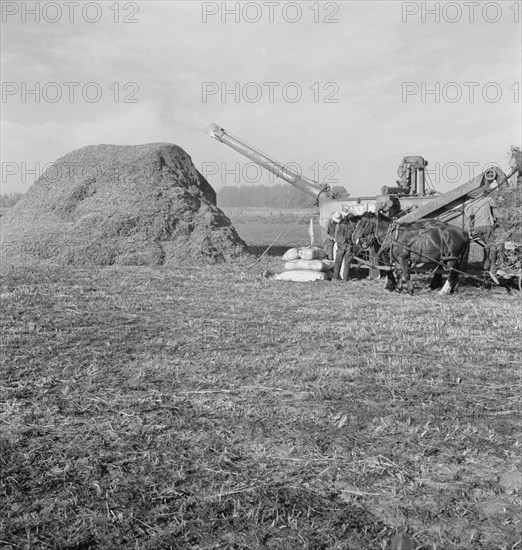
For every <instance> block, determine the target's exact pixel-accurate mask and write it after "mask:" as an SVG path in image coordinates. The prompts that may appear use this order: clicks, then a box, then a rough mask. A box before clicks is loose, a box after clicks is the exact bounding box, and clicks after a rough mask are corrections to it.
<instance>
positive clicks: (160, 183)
mask: <svg viewBox="0 0 522 550" xmlns="http://www.w3.org/2000/svg"><path fill="white" fill-rule="evenodd" d="M244 246H245V243H244V242H243V241H242V239H241V238H240V237H239V236H238V234H237V232H236V231H235V229H234V227H233V226H232V225H231V223H230V220H229V219H228V218H227V217H226V216H225V214H223V212H222V211H221V210H220V209H219V208H217V207H216V194H215V192H214V190H213V189H212V187H211V186H210V184H209V183H208V182H207V181H206V180H205V178H204V177H203V176H202V175H201V174H200V173H199V172H198V171H197V170H196V168H195V167H194V165H193V164H192V161H191V159H190V156H189V155H188V154H187V153H186V152H185V151H184V150H183V149H181V148H180V147H178V146H177V145H172V144H169V143H151V144H148V145H133V146H117V145H92V146H88V147H84V148H82V149H78V150H77V151H73V152H72V153H69V154H67V155H65V156H64V157H62V158H60V159H59V160H58V161H56V162H55V163H54V164H53V166H51V167H50V168H49V169H48V170H47V171H46V172H45V173H44V174H43V175H42V177H41V178H39V179H38V181H37V182H35V184H34V185H33V186H32V187H31V189H30V190H29V191H28V192H27V194H26V195H25V196H24V197H23V199H22V200H20V201H19V202H18V203H17V204H16V206H15V207H13V209H12V210H11V211H10V212H9V213H8V214H7V215H6V216H5V217H3V218H2V249H3V250H2V256H3V258H4V260H12V261H14V262H16V261H17V260H22V261H23V262H26V261H28V259H30V258H34V259H37V260H40V259H52V260H58V261H60V262H61V263H67V264H75V265H88V264H93V265H110V264H121V265H163V264H167V265H169V264H172V265H175V264H179V263H180V262H182V261H184V260H187V259H188V258H191V259H195V260H200V261H209V262H216V261H221V260H225V259H228V258H230V257H234V256H236V255H239V254H241V253H242V252H243V250H244Z"/></svg>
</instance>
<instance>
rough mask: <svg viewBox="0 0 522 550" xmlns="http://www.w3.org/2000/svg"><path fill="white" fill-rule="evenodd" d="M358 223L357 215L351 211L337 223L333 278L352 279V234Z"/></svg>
mask: <svg viewBox="0 0 522 550" xmlns="http://www.w3.org/2000/svg"><path fill="white" fill-rule="evenodd" d="M356 223H357V217H356V216H354V215H353V214H351V213H348V214H346V216H342V217H341V221H340V222H339V223H338V224H337V229H336V231H335V242H336V243H337V254H336V255H335V264H334V271H333V275H332V278H333V279H341V278H342V279H343V281H348V280H349V279H350V277H349V273H350V262H351V261H352V259H353V256H354V245H353V240H352V235H353V232H354V230H355V225H356ZM343 260H344V269H343V273H342V277H341V276H340V275H341V266H342V265H343Z"/></svg>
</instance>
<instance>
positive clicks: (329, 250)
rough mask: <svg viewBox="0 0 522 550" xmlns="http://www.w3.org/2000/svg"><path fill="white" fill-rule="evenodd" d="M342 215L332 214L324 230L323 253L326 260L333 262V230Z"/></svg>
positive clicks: (339, 213) (338, 213)
mask: <svg viewBox="0 0 522 550" xmlns="http://www.w3.org/2000/svg"><path fill="white" fill-rule="evenodd" d="M342 218H343V215H342V214H341V212H334V213H333V214H332V217H331V218H330V220H329V221H328V227H327V229H326V237H325V239H324V251H325V254H326V258H327V259H328V260H333V259H334V257H333V249H334V243H335V230H336V229H337V225H338V223H339V222H340V221H341V220H342Z"/></svg>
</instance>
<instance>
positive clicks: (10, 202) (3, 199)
mask: <svg viewBox="0 0 522 550" xmlns="http://www.w3.org/2000/svg"><path fill="white" fill-rule="evenodd" d="M23 196H24V194H23V193H18V191H13V192H12V193H2V194H1V195H0V207H1V208H9V207H11V206H14V205H15V204H16V203H17V202H18V201H19V200H20V199H21V198H22V197H23Z"/></svg>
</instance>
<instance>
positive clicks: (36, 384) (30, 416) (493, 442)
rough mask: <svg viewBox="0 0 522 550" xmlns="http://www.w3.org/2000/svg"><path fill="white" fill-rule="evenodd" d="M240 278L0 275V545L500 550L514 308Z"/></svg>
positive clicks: (514, 406)
mask: <svg viewBox="0 0 522 550" xmlns="http://www.w3.org/2000/svg"><path fill="white" fill-rule="evenodd" d="M247 225H248V227H246V226H247ZM285 227H286V229H285ZM236 228H237V229H238V231H239V233H240V234H241V235H242V236H243V238H245V239H246V240H247V241H249V242H250V243H253V244H254V245H255V246H254V247H253V249H254V250H256V252H258V251H259V250H261V251H262V249H263V248H264V247H265V246H266V245H267V244H269V243H270V242H271V241H272V240H273V239H274V238H275V237H276V235H278V233H279V232H280V231H281V230H285V234H284V235H283V237H282V238H281V240H280V241H279V242H278V244H279V245H280V246H281V248H284V246H285V245H286V244H295V242H296V240H298V241H300V242H301V244H306V240H307V230H308V228H307V227H306V226H303V225H300V226H298V225H292V226H285V225H284V224H282V225H281V227H279V226H278V224H277V223H270V224H265V225H263V226H262V225H261V224H257V225H256V224H245V226H244V227H243V226H242V225H241V224H237V225H236ZM317 235H318V233H317ZM252 262H253V258H249V257H245V258H242V260H241V261H240V262H239V263H237V264H234V265H218V266H193V267H190V266H187V267H184V268H179V269H175V270H166V269H163V268H146V267H132V268H130V267H108V268H92V269H79V268H72V267H66V266H43V265H40V266H31V265H22V266H18V267H9V266H7V267H5V266H4V268H3V270H2V285H1V299H2V314H1V315H2V342H1V344H2V355H1V368H2V378H1V393H0V407H1V408H0V430H1V432H0V438H1V439H0V444H1V449H0V461H1V462H0V472H1V473H0V476H1V478H0V483H1V485H0V491H1V494H2V498H1V499H0V507H1V509H0V546H2V547H5V548H60V549H77V550H80V549H89V548H93V549H94V548H100V549H101V548H104V549H105V548H107V549H110V548H136V549H138V548H139V549H156V548H180V549H181V548H192V549H218V548H219V549H225V548H234V549H247V548H248V549H252V548H274V549H294V548H295V549H297V548H309V549H357V550H360V549H387V548H390V539H391V537H392V536H393V535H394V534H395V533H396V532H399V531H406V532H407V533H408V534H409V535H410V537H411V539H412V541H413V548H417V549H430V550H431V549H439V550H442V549H451V548H459V549H461V548H462V549H463V548H469V549H488V550H490V549H506V550H507V549H509V550H514V549H516V548H521V538H520V525H521V524H520V505H521V490H522V483H521V476H520V451H521V444H522V430H521V427H520V410H521V409H520V390H521V385H522V378H521V371H520V367H519V364H520V294H519V293H518V292H516V291H513V292H512V293H507V292H506V290H505V289H492V290H489V291H488V290H485V289H482V288H479V287H473V286H464V287H462V288H461V291H460V292H459V293H458V294H457V295H454V296H446V297H441V296H439V295H438V294H436V293H435V294H433V293H430V292H429V291H428V290H427V289H426V288H425V287H424V286H423V280H422V279H419V278H417V279H416V290H417V293H416V295H415V296H413V297H411V296H408V295H405V294H398V293H394V294H390V293H388V292H386V291H385V290H384V288H383V282H382V281H370V280H366V279H362V278H360V279H357V280H355V281H352V282H349V283H343V282H319V283H312V284H308V283H300V284H299V283H281V282H276V281H273V280H270V279H264V278H263V277H261V275H260V273H261V272H262V271H263V270H264V269H265V268H267V267H268V268H270V269H273V270H275V271H277V270H282V268H283V262H282V261H281V260H280V259H279V258H277V257H274V255H271V254H268V255H267V256H266V257H265V258H264V259H263V260H262V261H261V262H259V263H258V264H255V265H254V266H253V267H250V266H251V264H252ZM248 267H250V268H249V269H247V268H248Z"/></svg>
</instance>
